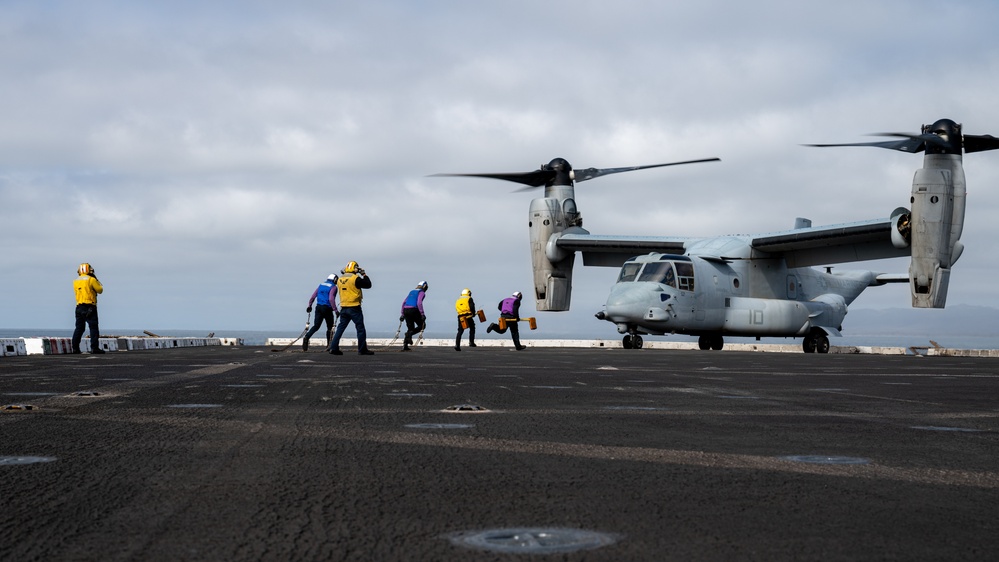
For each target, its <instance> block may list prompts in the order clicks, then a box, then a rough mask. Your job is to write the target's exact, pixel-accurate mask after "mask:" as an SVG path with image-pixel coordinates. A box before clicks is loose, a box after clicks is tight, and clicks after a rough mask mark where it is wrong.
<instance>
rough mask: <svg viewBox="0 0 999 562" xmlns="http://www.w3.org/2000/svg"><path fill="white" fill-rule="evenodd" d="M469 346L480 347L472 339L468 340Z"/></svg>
mask: <svg viewBox="0 0 999 562" xmlns="http://www.w3.org/2000/svg"><path fill="white" fill-rule="evenodd" d="M468 347H479V346H477V345H475V342H474V341H470V342H468Z"/></svg>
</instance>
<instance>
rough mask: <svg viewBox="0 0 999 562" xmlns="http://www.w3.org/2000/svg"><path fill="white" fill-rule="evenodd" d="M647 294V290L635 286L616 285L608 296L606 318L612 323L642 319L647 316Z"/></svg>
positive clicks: (605, 307)
mask: <svg viewBox="0 0 999 562" xmlns="http://www.w3.org/2000/svg"><path fill="white" fill-rule="evenodd" d="M647 293H648V291H647V290H646V289H644V288H642V287H638V286H635V285H627V284H623V283H622V284H619V285H616V286H615V287H614V288H613V289H611V293H610V295H608V296H607V304H606V305H605V306H604V310H605V311H606V312H605V314H604V316H605V318H606V319H607V320H610V321H611V322H624V321H627V320H629V319H632V320H634V319H635V318H641V317H642V316H643V315H644V314H645V309H646V306H645V300H646V296H647Z"/></svg>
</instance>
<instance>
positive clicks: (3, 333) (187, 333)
mask: <svg viewBox="0 0 999 562" xmlns="http://www.w3.org/2000/svg"><path fill="white" fill-rule="evenodd" d="M150 331H152V332H153V333H155V334H157V335H160V336H163V337H178V338H180V337H198V338H203V337H206V336H207V335H208V334H209V333H210V331H209V330H162V331H157V330H150ZM301 334H302V332H301V331H288V330H267V331H261V330H224V331H220V332H215V337H220V338H241V339H242V340H243V343H244V344H245V345H261V346H262V345H266V343H267V339H268V338H296V337H298V336H300V335H301ZM320 334H321V331H320V333H317V334H316V335H315V336H313V337H314V338H315V337H320ZM72 335H73V330H72V329H49V330H40V329H33V328H25V329H17V328H4V329H0V338H21V337H50V338H68V337H72ZM101 335H102V337H111V336H134V337H141V336H145V335H146V334H143V333H142V330H115V329H108V330H104V329H102V330H101ZM354 335H355V334H354V331H353V329H350V328H348V329H347V332H346V334H345V337H348V338H353V337H354ZM393 336H395V332H379V331H375V330H369V331H368V337H369V338H373V339H379V338H392V337H393ZM85 337H86V336H85ZM424 337H425V338H433V339H438V338H453V337H454V332H446V333H445V332H440V333H436V332H434V333H432V332H429V331H428V332H427V333H425V334H424ZM466 337H467V334H466ZM509 337H510V336H509V335H503V336H495V335H491V334H490V335H487V334H485V330H480V331H478V332H477V333H476V339H492V338H498V339H505V338H509ZM642 337H643V338H645V341H647V342H653V341H673V342H685V341H697V338H694V337H690V336H679V335H674V336H642ZM521 339H523V340H525V341H528V340H532V339H600V340H611V341H615V340H620V339H621V336H620V335H618V334H616V333H614V332H612V331H611V332H608V333H607V334H603V333H600V334H598V335H595V336H592V335H591V336H580V335H578V334H577V335H573V334H553V333H544V334H538V335H534V334H531V333H530V332H528V331H526V330H522V331H521ZM931 340H932V341H935V342H937V343H938V344H939V345H940V346H942V347H947V348H951V349H999V336H965V335H946V334H945V335H933V336H925V335H911V334H907V335H902V334H898V335H885V334H878V335H869V336H868V335H855V334H854V335H849V336H844V337H841V338H829V343H830V344H832V345H833V346H881V347H932V345H933V344H932V343H931ZM725 341H726V342H730V343H754V342H756V339H755V338H725ZM760 343H765V344H766V343H771V344H790V345H800V343H801V340H800V339H794V338H763V339H762V340H760Z"/></svg>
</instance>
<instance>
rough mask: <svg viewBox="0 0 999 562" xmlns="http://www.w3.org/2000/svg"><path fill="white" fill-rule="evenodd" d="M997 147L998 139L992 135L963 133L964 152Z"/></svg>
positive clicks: (998, 146)
mask: <svg viewBox="0 0 999 562" xmlns="http://www.w3.org/2000/svg"><path fill="white" fill-rule="evenodd" d="M997 148H999V139H997V138H995V137H993V136H992V135H964V151H965V152H982V151H984V150H995V149H997Z"/></svg>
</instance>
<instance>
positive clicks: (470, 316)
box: [454, 289, 475, 351]
mask: <svg viewBox="0 0 999 562" xmlns="http://www.w3.org/2000/svg"><path fill="white" fill-rule="evenodd" d="M454 309H455V310H456V311H457V312H458V335H457V336H456V337H455V338H454V350H455V351H461V335H462V334H463V333H465V326H467V327H468V347H475V301H474V300H472V291H471V290H470V289H464V290H462V291H461V296H460V297H458V300H456V301H455V302H454ZM462 323H464V325H462Z"/></svg>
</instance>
